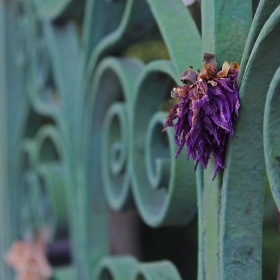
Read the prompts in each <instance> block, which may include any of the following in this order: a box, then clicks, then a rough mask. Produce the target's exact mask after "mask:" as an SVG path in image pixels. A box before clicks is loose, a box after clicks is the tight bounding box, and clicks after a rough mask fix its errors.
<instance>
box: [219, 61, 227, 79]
mask: <svg viewBox="0 0 280 280" xmlns="http://www.w3.org/2000/svg"><path fill="white" fill-rule="evenodd" d="M229 68H230V66H229V63H228V62H227V61H225V62H224V63H223V67H222V70H221V71H220V72H218V73H217V75H216V79H220V78H224V77H226V76H227V75H228V70H229Z"/></svg>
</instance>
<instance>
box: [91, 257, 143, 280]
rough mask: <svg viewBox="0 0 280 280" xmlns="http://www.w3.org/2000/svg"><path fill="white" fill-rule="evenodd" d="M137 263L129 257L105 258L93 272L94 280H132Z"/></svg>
mask: <svg viewBox="0 0 280 280" xmlns="http://www.w3.org/2000/svg"><path fill="white" fill-rule="evenodd" d="M137 264H138V261H137V260H136V259H135V258H133V257H131V256H120V257H105V258H103V259H102V261H101V262H100V263H99V264H98V267H97V269H96V271H95V273H94V274H95V277H94V279H96V280H106V279H112V280H117V279H123V280H130V279H133V276H134V273H135V270H136V269H137Z"/></svg>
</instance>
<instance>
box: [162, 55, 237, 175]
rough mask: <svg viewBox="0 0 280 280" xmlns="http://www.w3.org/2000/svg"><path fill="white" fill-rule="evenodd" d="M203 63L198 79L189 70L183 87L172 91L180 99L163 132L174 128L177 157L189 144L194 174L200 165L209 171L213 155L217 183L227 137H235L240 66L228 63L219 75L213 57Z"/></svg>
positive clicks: (185, 75)
mask: <svg viewBox="0 0 280 280" xmlns="http://www.w3.org/2000/svg"><path fill="white" fill-rule="evenodd" d="M203 61H204V68H203V69H201V70H199V74H198V76H197V75H196V73H195V72H194V70H193V69H192V67H190V68H189V69H187V70H186V71H184V72H183V73H182V75H181V81H182V82H183V83H184V85H183V86H178V87H175V88H174V89H173V90H172V92H171V96H172V97H179V103H178V104H176V105H173V106H172V108H171V110H170V112H169V114H168V116H167V118H166V123H165V128H164V130H165V129H166V128H167V127H169V126H174V129H175V137H174V140H175V143H176V144H177V145H178V147H179V148H178V150H177V152H176V154H175V157H177V156H178V155H179V153H180V152H181V150H182V148H183V147H184V145H185V144H186V145H187V159H189V157H190V155H191V156H192V157H193V159H194V160H195V170H196V168H197V165H198V163H199V162H201V164H202V165H203V167H204V168H206V167H207V164H208V161H209V158H210V154H211V153H213V156H214V158H215V169H214V172H213V177H212V180H214V179H215V177H216V175H217V172H218V170H219V168H224V167H225V149H226V142H227V137H228V135H229V136H230V137H232V135H233V125H234V122H235V121H236V118H237V116H238V109H239V107H240V103H239V100H238V91H237V87H236V79H237V76H238V70H239V66H238V64H237V63H236V62H231V65H229V63H228V62H226V61H225V62H224V64H223V67H222V70H221V71H219V72H217V71H216V66H217V62H216V60H215V55H214V54H208V53H204V55H203ZM176 119H177V122H176V123H175V124H173V121H174V120H176Z"/></svg>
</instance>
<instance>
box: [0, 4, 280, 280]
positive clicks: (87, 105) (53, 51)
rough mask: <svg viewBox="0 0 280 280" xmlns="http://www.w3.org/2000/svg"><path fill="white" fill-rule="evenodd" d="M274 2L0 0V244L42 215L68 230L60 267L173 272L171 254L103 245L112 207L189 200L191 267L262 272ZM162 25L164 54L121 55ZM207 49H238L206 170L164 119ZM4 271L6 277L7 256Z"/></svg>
mask: <svg viewBox="0 0 280 280" xmlns="http://www.w3.org/2000/svg"><path fill="white" fill-rule="evenodd" d="M185 2H187V1H185ZM190 2H192V1H190ZM252 4H253V6H254V7H255V6H257V10H256V12H255V13H254V15H253V14H252V13H253V9H252ZM279 4H280V1H275V0H261V1H259V3H257V1H253V3H252V1H249V0H246V1H244V0H242V1H241V0H236V1H225V0H224V1H221V0H201V3H200V2H199V1H196V2H194V3H190V4H189V5H191V6H190V7H185V6H184V3H183V1H180V0H176V1H168V0H126V1H125V0H115V1H114V0H112V1H105V0H87V1H82V0H80V1H78V0H72V1H71V0H48V1H43V0H33V1H32V0H6V1H4V0H2V1H1V2H0V21H1V24H0V94H1V95H0V96H1V102H0V106H1V110H0V112H1V119H0V125H1V141H0V145H1V149H0V152H1V168H0V172H1V173H0V180H1V185H0V207H1V208H0V224H1V230H0V254H1V255H3V254H4V252H6V251H7V250H8V248H9V247H10V245H11V243H12V242H13V241H14V240H17V239H22V238H25V236H26V235H27V234H30V233H33V234H34V232H36V231H37V230H38V229H40V228H42V227H46V226H48V228H50V229H51V239H52V240H56V239H57V238H59V236H64V235H69V238H70V239H71V242H72V257H73V264H72V266H71V269H70V270H68V271H66V272H63V271H61V270H58V271H57V272H55V273H56V277H57V278H56V279H70V278H71V279H81V280H82V279H85V280H87V279H116V280H124V279H138V280H139V279H147V280H148V279H174V280H175V279H181V276H180V275H179V272H178V270H177V269H176V267H175V266H174V264H172V263H171V262H170V261H164V260H162V261H157V262H152V263H141V262H139V261H137V260H136V259H135V258H134V257H133V256H111V257H110V256H109V236H108V209H109V208H111V209H113V210H114V211H126V210H127V209H131V208H136V209H137V211H138V213H139V214H140V216H141V219H142V220H143V221H144V222H145V223H146V224H147V225H149V226H150V227H163V226H183V225H187V224H189V223H190V222H191V221H192V219H193V218H194V216H195V213H196V211H197V210H198V224H199V233H198V238H199V250H198V255H199V256H198V279H210V280H216V279H227V280H229V279H253V280H257V279H261V264H262V257H261V255H262V252H261V245H262V216H263V199H264V186H265V178H266V172H267V174H268V178H269V182H270V186H271V190H272V194H273V197H274V200H275V203H276V204H277V207H278V209H279V207H280V204H279V203H280V202H279V201H280V200H279V198H280V196H279V193H280V192H279V190H280V188H279V186H280V182H279V180H280V177H279V156H280V145H279V141H278V139H279V131H280V127H279V124H280V122H279V110H278V104H279V98H278V93H279V75H280V72H279V69H278V66H279V64H280V55H279V45H280V44H279V43H280V36H279V31H280V6H279ZM200 19H201V20H202V21H201V22H200ZM158 30H159V32H160V35H159V34H158ZM157 36H161V39H162V40H163V41H164V44H165V46H166V48H167V50H168V53H169V56H170V60H163V59H160V60H159V59H158V60H153V61H151V62H149V63H147V64H144V63H143V62H142V61H140V60H139V59H137V58H133V57H128V56H123V53H124V50H125V49H127V47H129V46H131V45H132V44H133V43H135V42H139V41H140V42H142V41H143V40H144V39H145V38H153V37H157ZM205 51H206V52H210V53H215V54H216V58H217V62H218V64H219V65H222V63H223V61H224V60H227V61H237V62H241V69H240V73H239V78H238V86H239V93H240V101H241V109H240V116H239V118H238V121H237V125H236V127H235V135H234V137H233V138H232V139H230V140H229V143H228V146H227V156H226V168H225V169H224V171H223V172H220V173H219V174H218V176H217V178H216V180H215V181H214V182H212V181H211V174H212V171H213V162H211V163H210V166H209V167H208V168H207V169H206V170H203V169H202V167H201V166H199V168H198V171H197V172H196V173H194V167H193V165H194V164H193V162H192V161H191V160H190V161H187V162H186V161H185V157H184V155H180V156H179V157H178V158H177V159H174V157H173V155H174V154H175V151H176V145H175V144H174V142H173V132H172V130H167V132H166V133H162V132H161V130H162V128H163V126H164V121H165V118H166V115H167V113H166V110H164V108H165V107H166V100H168V98H169V92H170V89H171V88H172V86H173V85H175V84H179V83H180V81H179V77H180V73H181V72H182V71H183V70H184V69H186V68H187V67H188V66H189V65H192V66H194V68H195V69H197V68H200V67H201V64H202V62H201V57H202V52H205ZM277 69H278V70H277ZM184 250H188V248H184ZM0 275H1V279H12V278H11V277H12V273H11V271H10V270H9V269H8V268H7V266H6V265H5V264H4V262H1V265H0Z"/></svg>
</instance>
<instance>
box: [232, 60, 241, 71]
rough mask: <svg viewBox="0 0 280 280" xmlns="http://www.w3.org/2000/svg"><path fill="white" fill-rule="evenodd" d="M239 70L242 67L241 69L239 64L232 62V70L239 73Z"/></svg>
mask: <svg viewBox="0 0 280 280" xmlns="http://www.w3.org/2000/svg"><path fill="white" fill-rule="evenodd" d="M239 68H240V67H239V65H238V63H237V62H235V61H232V62H231V63H230V69H232V70H237V71H239Z"/></svg>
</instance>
